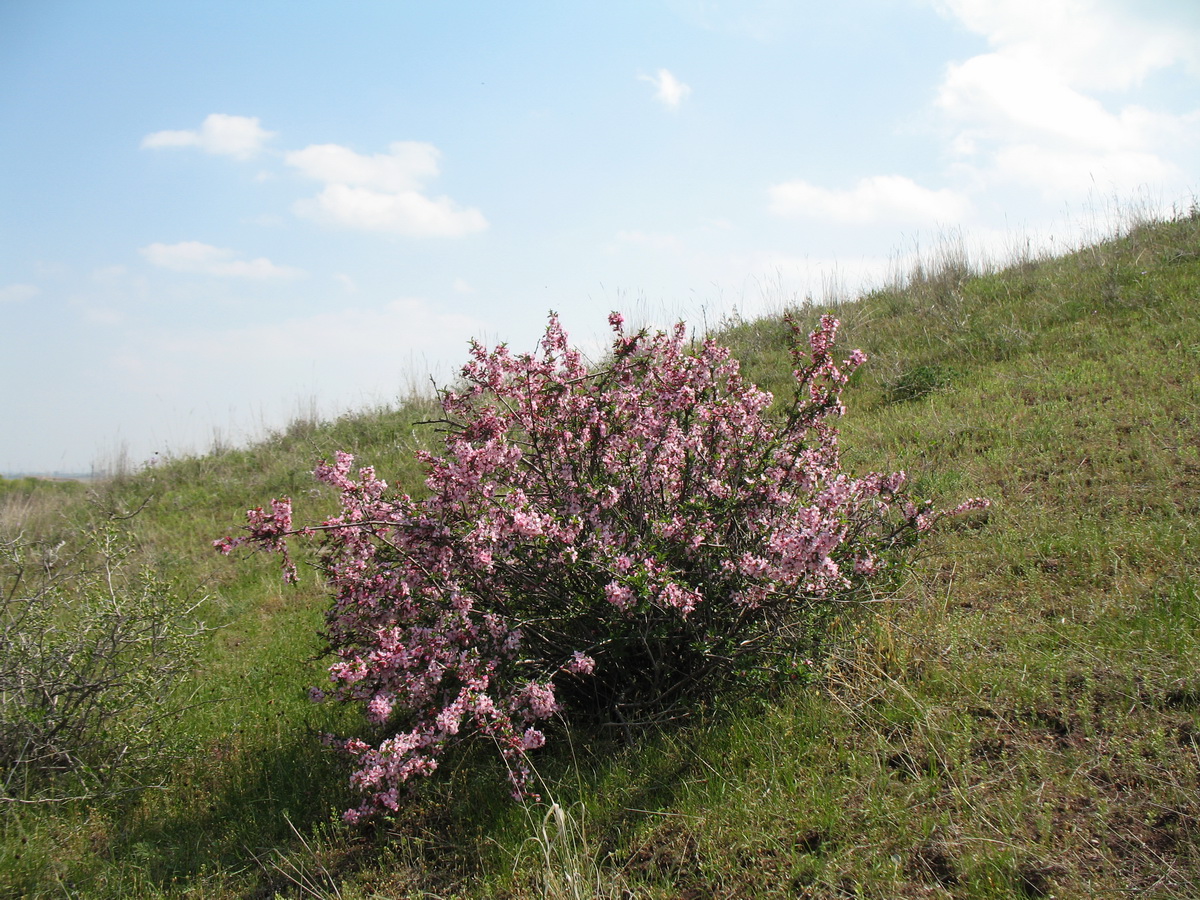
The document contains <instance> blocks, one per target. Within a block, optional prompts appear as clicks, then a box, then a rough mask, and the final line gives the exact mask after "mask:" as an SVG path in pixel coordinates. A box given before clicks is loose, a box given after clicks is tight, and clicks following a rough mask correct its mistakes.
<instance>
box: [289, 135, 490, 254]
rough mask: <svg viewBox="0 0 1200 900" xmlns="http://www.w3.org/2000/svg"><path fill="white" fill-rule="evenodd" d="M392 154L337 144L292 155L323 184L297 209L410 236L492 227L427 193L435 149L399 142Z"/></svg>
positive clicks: (434, 172) (436, 154)
mask: <svg viewBox="0 0 1200 900" xmlns="http://www.w3.org/2000/svg"><path fill="white" fill-rule="evenodd" d="M388 150H389V152H388V153H376V154H373V155H371V156H364V155H362V154H360V153H356V152H355V151H353V150H351V149H350V148H349V147H343V146H340V145H338V144H314V145H312V146H309V147H305V148H304V149H303V150H296V151H293V152H291V153H288V154H287V155H286V156H285V157H284V161H285V162H287V164H288V165H290V166H293V167H295V168H296V169H298V170H299V171H300V172H301V173H302V174H304V175H306V176H307V177H309V178H312V179H313V180H315V181H322V182H324V183H325V187H324V189H323V190H322V191H321V192H320V193H319V194H317V196H315V197H312V198H308V199H305V200H301V201H299V202H297V203H296V204H295V205H294V206H293V211H294V212H295V213H296V214H297V215H299V216H302V217H304V218H309V219H314V220H316V221H322V222H327V223H329V224H332V225H339V226H343V227H346V228H355V229H360V230H364V231H390V232H393V233H396V234H403V235H406V236H409V237H461V236H463V235H467V234H472V233H475V232H478V231H483V230H485V229H486V228H487V227H488V222H487V219H486V218H484V215H483V213H482V212H480V211H479V210H478V209H475V208H473V207H461V206H459V205H458V204H457V203H455V202H454V201H453V200H451V199H450V198H449V197H445V196H442V197H429V196H427V195H426V194H425V193H424V185H425V183H426V182H427V181H428V180H430V179H432V178H435V177H436V176H437V175H438V173H439V167H438V158H439V156H440V153H439V151H438V149H437V148H436V147H434V146H433V145H432V144H427V143H421V142H417V141H397V142H395V143H393V144H391V145H390V146H389V147H388Z"/></svg>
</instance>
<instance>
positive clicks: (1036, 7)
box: [935, 0, 1200, 90]
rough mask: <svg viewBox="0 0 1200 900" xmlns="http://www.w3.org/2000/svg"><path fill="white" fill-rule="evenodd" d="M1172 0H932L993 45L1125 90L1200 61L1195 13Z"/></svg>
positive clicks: (1072, 80) (1073, 76) (1067, 75)
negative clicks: (1155, 74) (1131, 0)
mask: <svg viewBox="0 0 1200 900" xmlns="http://www.w3.org/2000/svg"><path fill="white" fill-rule="evenodd" d="M1189 5H1190V4H1187V3H1177V2H1173V0H1139V2H1137V3H1129V2H1121V0H935V6H936V7H937V8H939V9H940V10H941V11H942V12H943V13H944V14H947V15H949V16H951V17H953V18H955V19H957V20H958V21H959V22H960V23H962V24H963V25H964V26H965V27H966V28H968V29H970V30H971V31H974V32H975V33H976V34H979V35H982V36H983V37H984V38H986V39H987V41H988V43H989V44H991V45H992V46H993V47H996V48H998V49H1000V51H1001V52H1003V53H1005V54H1006V55H1009V56H1013V57H1016V58H1018V59H1020V60H1021V61H1024V62H1029V63H1037V64H1040V65H1049V66H1051V67H1052V68H1053V69H1054V70H1055V71H1056V73H1057V74H1058V77H1059V78H1060V79H1061V80H1062V81H1064V82H1066V83H1069V84H1073V85H1075V86H1077V87H1080V88H1084V89H1102V90H1111V89H1117V90H1120V89H1127V88H1130V87H1133V86H1136V85H1137V84H1138V83H1140V82H1141V81H1142V79H1144V78H1145V77H1146V76H1147V75H1148V74H1150V73H1151V72H1153V71H1155V70H1158V69H1164V68H1168V67H1170V66H1172V65H1175V64H1177V63H1182V64H1185V65H1190V66H1192V67H1193V68H1196V67H1197V66H1200V14H1198V9H1200V8H1196V7H1193V8H1192V9H1191V10H1190V11H1189V10H1188V7H1189Z"/></svg>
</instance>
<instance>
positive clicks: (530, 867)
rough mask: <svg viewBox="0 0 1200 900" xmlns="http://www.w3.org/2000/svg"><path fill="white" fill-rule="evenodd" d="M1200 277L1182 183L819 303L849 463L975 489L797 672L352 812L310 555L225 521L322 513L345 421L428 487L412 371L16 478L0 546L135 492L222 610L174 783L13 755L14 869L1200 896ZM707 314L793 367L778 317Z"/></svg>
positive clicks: (840, 620) (851, 607)
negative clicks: (854, 364)
mask: <svg viewBox="0 0 1200 900" xmlns="http://www.w3.org/2000/svg"><path fill="white" fill-rule="evenodd" d="M1197 297H1200V216H1198V215H1197V214H1195V213H1194V212H1193V213H1192V214H1190V215H1184V216H1180V217H1179V218H1177V219H1175V220H1172V221H1168V222H1158V223H1133V224H1131V225H1129V226H1128V227H1126V228H1125V229H1123V231H1122V233H1121V234H1119V235H1117V236H1115V237H1114V238H1112V239H1111V240H1108V241H1104V242H1101V243H1098V244H1096V245H1094V246H1090V247H1086V248H1083V249H1081V250H1079V251H1077V252H1075V253H1072V254H1069V255H1066V256H1062V257H1059V258H1054V259H1046V260H1027V261H1022V262H1020V263H1018V264H1014V265H1012V266H1010V267H1008V268H1005V269H1003V270H997V271H981V272H971V271H969V267H967V266H965V265H962V264H960V263H956V261H955V260H954V259H948V260H945V261H944V262H943V264H941V265H938V266H935V267H933V268H932V269H925V270H923V271H921V272H920V273H919V274H918V275H917V276H914V277H913V278H912V279H910V280H909V282H908V283H907V284H904V285H899V286H896V287H894V288H889V289H886V290H880V291H877V292H875V293H873V294H871V295H868V296H865V297H863V298H860V299H858V300H855V301H853V302H848V303H844V304H840V305H839V307H838V308H837V309H836V310H832V312H834V314H836V315H837V316H838V317H839V318H840V319H841V321H842V323H843V335H842V344H843V346H846V347H862V348H863V349H864V350H865V351H866V353H867V355H868V357H869V362H868V363H867V364H866V365H865V366H863V367H862V368H861V369H860V370H859V371H858V372H857V373H856V374H855V375H854V376H853V378H852V379H851V380H850V383H849V385H848V386H847V388H846V393H845V398H846V402H847V406H848V407H849V414H848V416H847V417H846V418H845V419H844V420H843V423H842V443H843V447H844V456H843V462H844V463H845V464H846V466H847V468H849V469H851V470H853V471H858V472H867V471H872V470H874V471H887V472H891V471H897V470H901V469H903V470H905V471H906V472H907V473H908V476H909V480H910V483H911V484H912V489H913V491H914V493H916V494H918V495H921V496H928V497H930V498H931V499H932V500H933V501H934V502H935V503H937V504H939V505H953V503H954V502H957V501H958V500H959V499H961V498H963V497H965V496H972V495H983V496H987V497H989V498H991V500H992V502H993V505H992V507H991V509H990V510H989V511H988V514H987V516H986V518H979V517H974V518H964V519H962V520H960V522H959V524H958V525H956V526H952V527H949V528H945V529H943V530H942V531H941V532H939V533H935V534H934V535H932V536H931V538H930V539H929V540H928V541H927V542H925V543H924V544H923V549H922V551H921V553H920V555H919V557H917V558H916V559H915V560H914V561H913V564H912V566H911V567H910V568H909V569H908V570H907V572H906V574H905V575H904V577H903V578H902V579H900V580H898V581H897V583H896V584H894V585H893V589H892V590H890V591H889V592H888V593H887V594H880V595H877V596H876V597H873V598H870V599H869V600H867V601H860V602H857V603H855V604H847V605H845V606H844V607H843V608H842V610H841V611H840V612H839V613H838V615H837V616H835V617H834V619H833V620H832V621H831V622H830V623H829V637H828V640H827V641H826V643H825V646H824V651H825V653H824V655H823V656H822V657H820V659H819V663H818V664H817V665H816V672H815V673H814V675H815V678H814V679H813V680H812V683H809V684H801V683H796V684H794V685H788V684H775V685H773V686H767V687H765V688H764V690H763V691H761V692H759V693H757V694H754V695H751V696H750V697H749V698H743V699H739V700H737V701H733V700H730V701H727V702H722V701H721V700H719V699H718V700H716V701H714V702H711V703H708V704H702V705H699V706H697V707H695V708H694V709H692V710H691V712H690V715H689V716H688V717H687V718H686V719H685V720H683V721H682V722H677V723H675V724H673V725H671V726H669V727H659V728H654V729H644V730H640V731H638V732H636V733H635V734H633V736H632V738H633V739H632V740H627V739H626V738H625V736H624V735H623V734H622V733H620V730H617V733H614V731H613V730H612V729H608V730H605V729H602V728H601V729H588V728H583V727H580V728H573V729H569V730H564V732H563V734H562V739H561V740H559V741H556V742H555V744H554V746H547V747H546V748H545V749H544V750H543V751H542V752H541V755H538V756H537V757H536V758H535V761H536V765H537V770H536V771H535V772H533V773H532V774H531V778H532V780H533V783H534V785H535V787H536V789H537V790H538V791H539V793H541V794H542V796H543V800H542V801H541V802H540V803H532V802H526V803H514V802H513V801H512V800H511V799H509V797H508V793H507V790H506V789H505V787H504V786H503V784H502V783H499V782H498V781H497V780H496V779H495V778H494V768H489V766H492V765H493V764H491V763H489V762H488V761H487V759H486V758H485V757H486V756H487V754H481V752H477V751H475V750H472V749H471V748H464V749H463V750H462V752H461V753H460V754H458V755H457V756H454V757H452V758H449V757H448V758H447V759H446V761H445V763H444V765H443V776H444V777H443V778H441V779H440V780H438V781H429V782H424V783H422V785H421V788H420V790H419V791H418V792H417V793H416V795H415V796H413V797H411V798H407V800H406V803H405V805H404V806H403V808H402V810H401V812H400V813H399V814H398V815H395V816H393V817H390V818H384V819H380V820H378V821H376V822H375V823H374V824H371V825H358V826H351V825H347V824H344V823H342V822H341V821H340V818H339V815H340V812H341V811H342V810H343V809H346V808H348V807H351V806H354V805H355V804H356V803H357V798H356V797H355V795H354V791H353V790H352V789H351V786H350V784H349V781H348V776H349V774H350V771H351V764H350V762H349V761H347V760H346V759H345V758H344V757H342V756H341V755H340V754H338V753H337V752H335V751H334V750H331V749H330V748H328V747H327V746H326V745H325V744H323V743H322V742H321V740H320V735H321V734H324V733H336V734H347V733H354V732H355V730H356V729H359V728H361V725H360V723H359V721H358V718H357V716H358V714H357V713H356V712H355V711H354V710H351V709H346V708H343V707H339V706H336V705H329V704H323V705H314V704H312V703H310V702H309V700H308V698H307V689H308V688H309V687H310V686H313V685H318V684H322V683H325V679H326V677H327V676H326V671H325V670H326V667H327V665H328V660H327V659H324V658H322V655H321V654H322V650H323V646H322V643H321V639H320V638H319V637H318V632H319V630H320V629H321V628H322V624H323V614H324V611H325V607H326V605H327V602H328V601H327V600H326V599H325V597H324V595H323V587H322V581H321V578H320V577H319V574H318V573H317V572H316V571H315V570H313V569H312V568H311V567H310V566H308V565H307V564H306V563H305V561H304V560H303V559H301V560H300V563H301V565H300V584H299V585H298V586H296V587H290V586H287V585H284V584H283V583H282V581H281V579H280V578H279V574H278V567H277V564H276V561H275V560H273V559H271V558H269V557H266V556H254V557H250V558H249V559H246V560H243V561H241V562H239V563H237V564H233V563H231V562H230V561H229V560H228V559H225V558H223V557H220V556H218V555H216V554H213V553H212V551H211V547H210V543H211V540H212V539H213V538H214V537H216V536H218V535H221V534H223V533H226V532H227V530H228V528H229V527H230V524H231V522H232V521H233V520H234V519H235V518H236V516H237V510H244V509H247V508H251V507H254V506H258V505H261V504H262V503H263V501H264V500H265V499H266V498H269V497H281V496H285V495H286V496H290V497H292V498H293V499H294V500H295V502H296V505H297V507H298V508H303V509H304V510H306V513H305V515H306V518H311V519H320V518H322V517H324V516H328V515H333V514H334V513H335V511H336V508H337V497H336V496H335V495H334V493H333V492H330V491H328V490H327V489H324V488H321V487H320V486H318V485H316V484H315V483H314V482H313V480H312V478H311V474H310V473H311V470H312V467H313V465H314V463H315V462H316V461H317V460H318V459H320V458H326V459H333V458H334V454H335V453H336V452H337V451H339V450H344V451H347V452H351V453H354V454H355V455H357V456H359V457H360V458H362V459H369V460H370V461H371V462H372V463H373V464H374V465H375V467H376V469H377V470H378V471H379V473H380V474H381V476H383V477H386V478H387V479H388V481H390V482H392V483H393V484H398V485H401V486H403V487H404V489H406V490H409V491H411V492H413V493H414V495H415V494H416V493H419V490H420V484H421V480H422V478H423V474H422V472H421V467H420V466H419V464H418V462H417V460H416V456H415V451H417V450H419V449H422V448H423V447H427V446H428V445H427V442H429V441H431V440H432V439H433V438H434V437H436V436H435V435H432V434H431V433H430V431H429V429H427V428H423V427H422V426H420V425H419V424H418V423H420V422H422V421H425V420H428V419H431V418H435V417H436V416H437V415H438V412H437V410H436V408H434V407H432V406H431V405H430V403H429V402H428V401H426V400H422V399H420V398H414V399H413V400H411V401H410V402H407V403H404V404H401V405H400V406H398V407H397V408H396V409H392V410H381V411H378V412H375V413H372V414H367V415H360V416H356V417H348V418H346V419H343V420H339V421H337V422H330V423H317V422H301V423H296V424H295V425H293V426H292V427H291V428H290V429H288V430H287V431H286V432H282V433H279V434H276V435H273V436H271V437H270V438H269V439H268V440H266V441H264V442H262V443H260V444H258V445H256V446H254V447H249V448H246V449H238V450H231V449H226V450H223V451H222V452H219V453H213V454H210V455H208V456H202V457H194V458H186V459H177V460H172V461H169V462H167V463H165V464H160V465H158V466H156V467H154V468H151V469H147V470H145V471H142V472H138V473H136V474H133V475H129V476H125V477H120V478H116V479H113V480H111V481H110V482H108V483H107V484H105V485H103V486H92V487H91V488H89V489H64V488H62V487H60V486H57V485H54V484H52V483H40V482H39V483H30V484H23V485H21V486H20V487H19V488H13V487H10V486H9V485H7V484H5V485H4V486H3V487H4V490H3V491H0V525H2V526H3V536H4V538H5V540H9V541H11V540H15V539H16V537H17V535H21V536H22V537H21V540H23V541H26V542H34V543H37V542H41V543H39V544H38V546H53V545H54V544H55V543H57V542H58V541H61V540H63V539H64V538H65V537H67V536H68V535H69V534H70V533H71V532H72V529H73V528H74V526H73V525H72V523H73V522H77V521H79V515H80V510H81V509H83V504H84V503H85V498H84V495H85V494H90V495H92V496H93V497H94V498H96V499H98V500H99V502H101V503H102V504H103V507H104V508H105V509H107V510H109V511H111V512H112V513H114V514H116V515H118V516H129V517H130V518H128V519H127V520H122V521H126V522H127V527H128V528H129V529H130V532H129V533H130V539H131V542H132V543H131V544H130V547H131V555H130V556H129V557H127V560H128V564H129V565H132V566H133V567H134V568H133V569H132V571H137V572H146V573H149V574H152V577H153V583H154V584H171V585H186V586H189V587H188V591H184V593H185V594H187V593H188V592H189V591H194V592H195V596H196V597H199V596H200V595H204V596H206V597H207V598H208V599H207V601H206V602H205V604H204V605H203V606H202V607H200V608H198V609H197V611H196V612H197V614H200V615H202V617H203V619H204V622H205V626H206V627H207V628H209V629H211V631H210V633H209V634H208V635H207V637H206V638H205V639H204V641H203V644H202V646H200V647H199V648H198V653H199V660H198V662H197V664H196V665H195V666H194V667H193V669H192V670H191V677H190V678H189V679H187V680H186V681H184V682H183V683H182V684H180V685H179V686H178V687H177V688H176V689H175V691H174V692H173V693H171V694H170V696H171V698H172V708H174V709H177V710H178V711H179V712H180V714H181V718H179V719H178V720H177V723H176V724H175V726H174V728H173V736H174V737H175V738H177V740H176V741H175V742H174V743H173V744H172V750H171V752H170V754H168V757H167V766H166V771H165V772H164V773H163V774H162V775H161V777H156V778H154V779H147V778H139V779H132V780H131V781H130V782H129V783H130V784H136V785H137V786H138V787H139V788H140V789H139V790H131V791H126V792H121V793H114V792H108V793H107V794H103V795H101V794H100V793H97V792H92V793H91V795H90V796H86V797H84V796H80V797H79V798H78V799H71V796H73V795H71V794H69V792H67V791H63V790H58V791H56V784H60V783H59V782H57V781H56V779H60V778H69V777H73V776H71V774H70V772H66V771H63V772H57V773H56V772H54V771H50V772H48V773H46V774H44V775H43V776H42V780H41V781H36V782H35V781H27V780H18V779H14V778H12V777H9V776H6V778H7V781H6V782H5V788H4V793H3V795H2V796H0V806H2V807H3V808H2V809H0V817H2V818H0V827H2V830H0V895H3V896H12V897H18V896H42V897H52V896H88V897H175V896H179V897H212V898H229V897H270V896H275V895H278V896H284V897H323V898H332V897H341V898H371V897H420V896H428V897H441V898H448V897H462V898H484V897H506V898H514V900H516V898H523V897H610V896H611V897H650V898H664V900H666V898H672V900H674V898H681V897H812V898H835V897H847V898H849V897H878V898H895V897H901V898H902V897H913V898H917V897H935V898H936V897H944V898H1001V897H1051V896H1053V897H1059V898H1063V897H1080V898H1083V897H1096V896H1121V895H1125V894H1126V893H1130V892H1132V893H1136V894H1137V895H1139V896H1146V897H1162V898H1168V897H1179V896H1189V895H1196V894H1200V840H1198V839H1200V680H1198V678H1197V674H1196V670H1195V660H1196V659H1197V658H1198V654H1200V566H1198V560H1200V557H1198V555H1197V546H1196V541H1197V537H1196V526H1195V523H1196V521H1197V519H1198V516H1200V489H1198V487H1197V485H1198V484H1200V478H1198V476H1200V378H1198V377H1197V375H1196V373H1197V371H1198V368H1200V366H1198V363H1200V320H1198V318H1197V317H1196V315H1195V303H1196V300H1197ZM823 312H830V310H821V309H816V310H811V309H800V310H797V311H796V315H797V316H798V317H800V319H801V320H802V321H803V322H804V327H805V328H806V330H807V329H811V328H813V327H815V326H816V325H817V322H818V319H819V316H820V315H821V313H823ZM719 337H720V340H721V341H722V342H723V343H726V344H728V345H729V346H731V347H732V348H733V350H734V354H735V355H736V356H737V357H738V359H739V360H740V361H741V363H742V372H743V374H744V375H746V376H747V377H748V378H749V379H750V380H752V381H754V382H755V383H757V384H758V385H759V386H760V387H762V388H763V389H765V390H769V391H771V392H772V393H773V394H775V395H776V396H777V397H785V396H787V386H788V384H789V382H790V380H791V378H792V370H793V368H794V367H793V365H792V361H791V359H790V358H789V346H790V340H791V333H790V330H789V328H788V327H787V325H786V324H785V323H784V322H783V321H781V320H773V319H765V320H760V321H754V322H730V323H726V325H725V326H724V327H723V329H722V332H721V334H720V335H719ZM143 505H144V508H142V507H143ZM139 509H140V512H136V515H134V513H135V511H138V510H139ZM12 596H16V594H13V595H12ZM184 608H186V607H184ZM6 771H8V772H9V773H10V774H11V772H12V771H15V769H14V768H12V767H10V768H9V769H8V770H6ZM51 798H55V799H64V798H65V801H64V802H53V803H52V802H48V801H49V800H50V799H51Z"/></svg>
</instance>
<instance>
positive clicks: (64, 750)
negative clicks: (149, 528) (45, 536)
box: [0, 521, 207, 802]
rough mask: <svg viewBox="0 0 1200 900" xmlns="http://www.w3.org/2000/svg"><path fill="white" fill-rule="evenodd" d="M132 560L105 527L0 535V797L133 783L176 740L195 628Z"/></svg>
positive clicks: (95, 791)
mask: <svg viewBox="0 0 1200 900" xmlns="http://www.w3.org/2000/svg"><path fill="white" fill-rule="evenodd" d="M133 552H134V547H133V544H132V541H131V539H130V537H129V535H128V534H127V533H126V532H124V531H123V530H121V529H120V528H119V527H118V526H117V524H116V523H115V522H113V521H106V522H103V523H101V524H100V525H98V526H92V525H88V526H81V527H80V528H78V529H76V530H74V531H71V532H70V533H69V534H68V537H67V539H64V540H58V541H55V542H54V543H39V542H36V541H33V540H31V539H29V538H26V537H24V536H22V535H17V536H9V537H4V538H0V779H2V780H0V800H8V801H10V802H11V801H13V800H27V799H35V800H38V801H45V800H54V799H60V798H61V797H62V796H63V794H64V792H67V793H70V794H71V795H73V796H86V797H95V796H98V795H102V794H105V793H107V792H109V791H111V790H117V789H121V790H124V789H126V788H129V787H136V786H138V785H139V784H140V783H141V780H142V779H143V778H144V777H145V776H147V775H149V774H151V773H152V772H154V771H158V770H160V769H161V764H162V763H163V762H164V760H165V759H166V758H168V757H169V751H170V749H171V748H172V747H173V746H174V745H175V744H176V741H175V738H174V736H173V732H172V729H171V725H172V723H173V721H174V719H176V718H177V717H178V715H179V713H180V712H181V710H182V708H183V703H182V702H181V701H180V700H179V699H178V697H177V695H176V688H177V686H178V685H179V683H180V681H181V679H182V678H183V677H184V676H185V675H186V674H188V673H189V672H190V671H191V669H192V667H193V665H194V663H195V659H196V652H197V650H198V649H199V642H200V639H201V637H202V636H203V634H204V633H205V632H206V630H207V629H206V628H205V627H204V626H203V625H202V624H201V623H199V622H196V621H195V620H194V619H193V613H194V612H195V610H196V607H197V606H198V605H199V603H198V602H196V601H194V600H187V599H184V598H182V597H180V595H179V594H178V592H176V591H175V590H174V589H173V588H172V587H171V586H170V585H168V584H166V583H164V582H163V581H161V580H160V579H159V578H158V577H156V576H155V575H154V574H153V573H152V572H150V571H149V570H146V569H141V568H137V567H135V566H134V565H133V562H132V559H131V557H132V554H133Z"/></svg>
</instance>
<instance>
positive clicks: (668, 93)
mask: <svg viewBox="0 0 1200 900" xmlns="http://www.w3.org/2000/svg"><path fill="white" fill-rule="evenodd" d="M638 78H639V79H640V80H641V81H648V82H650V83H651V84H652V85H654V97H655V99H657V100H658V101H659V102H660V103H662V105H663V106H665V107H666V108H667V109H678V108H679V105H680V104H681V103H682V102H683V101H684V100H685V99H686V98H687V96H688V95H689V94H690V93H691V92H692V89H691V87H689V86H688V85H686V84H684V83H683V82H682V81H680V80H679V79H678V78H676V77H675V76H674V75H672V74H671V73H670V72H669V71H667V70H666V69H659V70H658V74H657V75H653V76H651V75H639V76H638Z"/></svg>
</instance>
